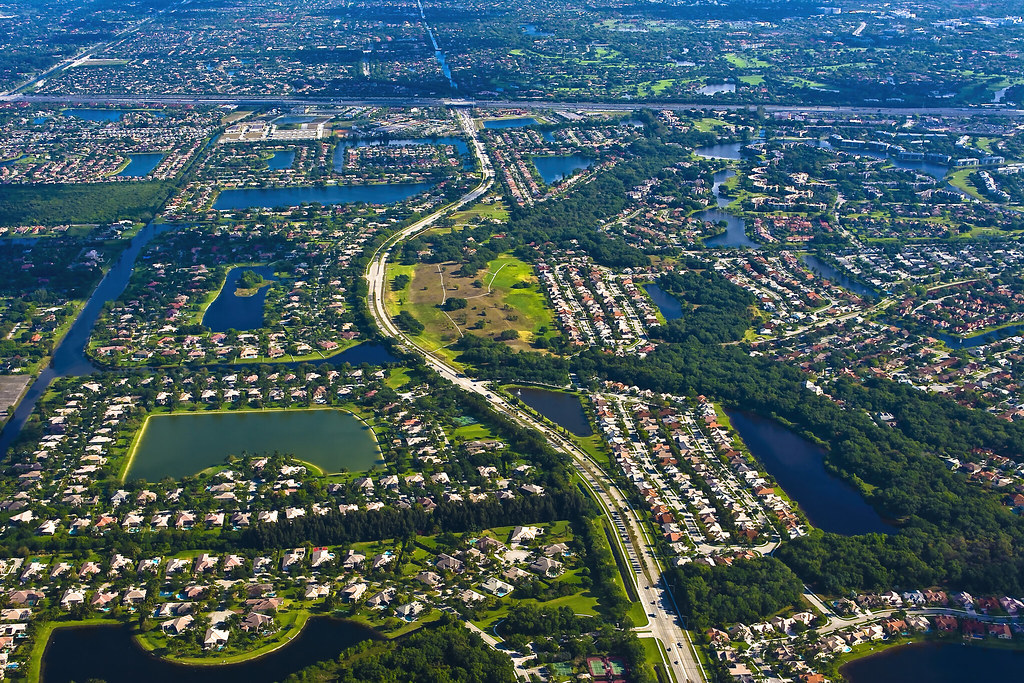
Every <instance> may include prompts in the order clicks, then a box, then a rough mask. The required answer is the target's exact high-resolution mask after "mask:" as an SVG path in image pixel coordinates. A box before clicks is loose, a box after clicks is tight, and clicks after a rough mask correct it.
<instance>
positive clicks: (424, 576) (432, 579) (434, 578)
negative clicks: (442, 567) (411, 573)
mask: <svg viewBox="0 0 1024 683" xmlns="http://www.w3.org/2000/svg"><path fill="white" fill-rule="evenodd" d="M416 580H417V581H419V582H420V583H422V584H424V585H425V586H427V587H428V588H437V587H438V586H440V585H441V577H440V576H438V575H437V574H435V573H434V572H420V573H419V574H417V575H416Z"/></svg>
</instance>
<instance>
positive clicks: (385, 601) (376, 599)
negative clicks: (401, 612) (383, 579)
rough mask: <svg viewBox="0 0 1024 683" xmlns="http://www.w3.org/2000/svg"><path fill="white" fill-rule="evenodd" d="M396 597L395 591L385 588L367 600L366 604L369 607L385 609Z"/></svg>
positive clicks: (391, 588)
mask: <svg viewBox="0 0 1024 683" xmlns="http://www.w3.org/2000/svg"><path fill="white" fill-rule="evenodd" d="M396 595H398V590H397V589H395V588H393V587H389V588H385V589H384V590H382V591H380V592H379V593H377V594H376V595H374V596H373V597H371V598H370V599H369V600H367V601H366V604H367V605H369V606H370V607H387V606H388V605H390V604H391V601H392V600H394V599H395V596H396Z"/></svg>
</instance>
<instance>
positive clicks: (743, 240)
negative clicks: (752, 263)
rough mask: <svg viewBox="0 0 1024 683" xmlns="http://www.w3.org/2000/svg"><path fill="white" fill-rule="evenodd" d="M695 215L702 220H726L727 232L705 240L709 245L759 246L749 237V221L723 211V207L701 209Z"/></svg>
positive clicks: (706, 244)
mask: <svg viewBox="0 0 1024 683" xmlns="http://www.w3.org/2000/svg"><path fill="white" fill-rule="evenodd" d="M695 216H696V217H697V218H699V219H701V220H702V221H710V222H712V223H720V222H721V221H725V232H723V233H722V234H720V235H715V236H714V237H711V238H709V239H706V240H704V245H705V246H707V247H758V246H760V245H759V244H758V243H757V242H755V241H754V240H752V239H750V238H749V237H747V222H746V221H745V220H743V219H742V218H739V217H738V216H733V215H732V214H731V213H727V212H725V211H722V210H721V209H708V210H707V211H701V212H700V213H698V214H695Z"/></svg>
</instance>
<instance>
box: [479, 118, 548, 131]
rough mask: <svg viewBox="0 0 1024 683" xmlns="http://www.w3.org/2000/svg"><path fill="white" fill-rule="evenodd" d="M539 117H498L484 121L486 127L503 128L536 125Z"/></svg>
mask: <svg viewBox="0 0 1024 683" xmlns="http://www.w3.org/2000/svg"><path fill="white" fill-rule="evenodd" d="M536 125H537V119H532V118H519V119H497V120H495V121H484V128H492V129H496V130H497V129H501V128H523V127H525V126H536Z"/></svg>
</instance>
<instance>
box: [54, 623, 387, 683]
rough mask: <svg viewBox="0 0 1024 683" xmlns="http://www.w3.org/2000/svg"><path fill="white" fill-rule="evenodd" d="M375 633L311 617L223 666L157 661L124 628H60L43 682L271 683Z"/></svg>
mask: <svg viewBox="0 0 1024 683" xmlns="http://www.w3.org/2000/svg"><path fill="white" fill-rule="evenodd" d="M375 637H377V636H376V634H375V633H374V632H373V631H371V630H369V629H367V628H364V627H362V626H360V625H358V624H355V623H352V622H349V621H340V620H335V619H328V618H326V617H316V618H313V619H310V620H309V621H308V622H307V623H306V626H305V627H304V628H303V629H302V632H301V633H300V634H299V635H298V637H296V638H295V639H294V640H292V641H291V642H290V643H289V644H288V645H286V646H284V647H282V648H281V649H279V650H275V651H274V652H271V653H270V654H267V655H265V656H264V657H261V658H259V659H254V660H251V661H248V662H242V663H239V664H227V665H222V666H184V665H181V664H174V663H172V662H169V661H167V660H163V659H158V658H156V657H154V656H152V655H150V654H147V653H146V652H145V651H143V650H142V649H141V648H140V647H139V646H138V645H136V644H135V641H134V639H133V638H132V635H131V631H130V629H129V627H127V626H85V627H80V628H60V629H56V630H55V631H54V632H53V635H51V636H50V642H49V644H48V645H47V647H46V652H45V653H44V654H43V668H42V675H41V676H40V680H41V681H42V682H43V683H70V681H87V680H93V679H95V680H103V681H106V683H137V681H146V683H181V682H182V681H188V683H272V682H273V681H282V680H284V679H285V678H286V677H287V676H288V675H289V674H292V673H294V672H296V671H298V670H299V669H302V668H304V667H307V666H310V665H312V664H315V663H316V662H320V661H324V660H328V659H335V658H337V656H338V655H339V654H340V653H341V652H342V651H343V650H345V649H347V648H349V647H351V646H353V645H355V644H356V643H359V642H361V641H364V640H369V639H371V638H375Z"/></svg>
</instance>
